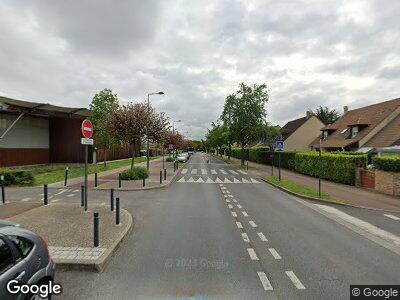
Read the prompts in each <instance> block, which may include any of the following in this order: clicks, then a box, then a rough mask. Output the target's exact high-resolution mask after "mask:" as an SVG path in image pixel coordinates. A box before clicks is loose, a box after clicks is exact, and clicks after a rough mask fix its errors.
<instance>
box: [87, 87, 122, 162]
mask: <svg viewBox="0 0 400 300" xmlns="http://www.w3.org/2000/svg"><path fill="white" fill-rule="evenodd" d="M117 108H118V96H117V94H113V93H112V91H111V90H110V89H104V90H102V91H100V92H99V93H97V94H96V95H95V96H94V97H93V99H92V102H91V103H90V110H91V111H92V116H91V117H90V120H91V121H92V123H93V126H94V140H95V142H96V145H99V146H100V147H102V148H103V149H104V165H107V151H106V150H107V149H108V148H110V147H113V146H116V145H118V141H117V140H116V139H115V138H114V137H113V136H112V135H111V134H110V131H109V130H108V128H107V126H106V124H107V119H108V118H109V116H110V113H111V112H112V111H114V110H115V109H117Z"/></svg>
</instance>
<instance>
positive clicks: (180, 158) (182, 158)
mask: <svg viewBox="0 0 400 300" xmlns="http://www.w3.org/2000/svg"><path fill="white" fill-rule="evenodd" d="M188 159H189V154H188V153H187V152H184V153H181V154H179V155H178V157H177V158H176V160H177V161H178V162H183V163H185V162H187V161H188Z"/></svg>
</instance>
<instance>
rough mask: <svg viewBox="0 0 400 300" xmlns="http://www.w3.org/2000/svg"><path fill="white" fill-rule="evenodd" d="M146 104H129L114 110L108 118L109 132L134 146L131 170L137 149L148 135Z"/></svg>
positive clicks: (148, 122)
mask: <svg viewBox="0 0 400 300" xmlns="http://www.w3.org/2000/svg"><path fill="white" fill-rule="evenodd" d="M149 116H150V115H149V113H148V111H147V104H146V103H135V104H133V103H129V104H127V105H123V106H120V107H118V108H117V109H115V110H113V111H112V112H111V114H110V118H108V122H107V127H108V129H109V131H110V132H111V133H112V134H113V135H114V136H115V137H116V138H117V139H119V140H121V141H123V142H124V143H127V144H129V145H131V146H132V162H131V169H133V167H134V163H135V149H136V146H137V145H140V141H141V139H142V138H143V136H144V135H145V133H146V128H147V126H148V124H150V123H151V121H150V120H149Z"/></svg>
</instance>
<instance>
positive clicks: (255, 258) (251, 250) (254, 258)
mask: <svg viewBox="0 0 400 300" xmlns="http://www.w3.org/2000/svg"><path fill="white" fill-rule="evenodd" d="M247 252H248V253H249V255H250V258H251V259H252V260H258V256H257V254H256V251H254V249H253V248H247Z"/></svg>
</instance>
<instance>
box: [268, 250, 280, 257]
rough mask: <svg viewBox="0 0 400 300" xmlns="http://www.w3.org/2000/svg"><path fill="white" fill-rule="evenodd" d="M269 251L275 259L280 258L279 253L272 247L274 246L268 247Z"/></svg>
mask: <svg viewBox="0 0 400 300" xmlns="http://www.w3.org/2000/svg"><path fill="white" fill-rule="evenodd" d="M268 250H269V252H271V254H272V256H273V257H274V258H275V259H282V257H281V256H280V255H279V253H278V252H277V251H276V250H275V249H274V248H268Z"/></svg>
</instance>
